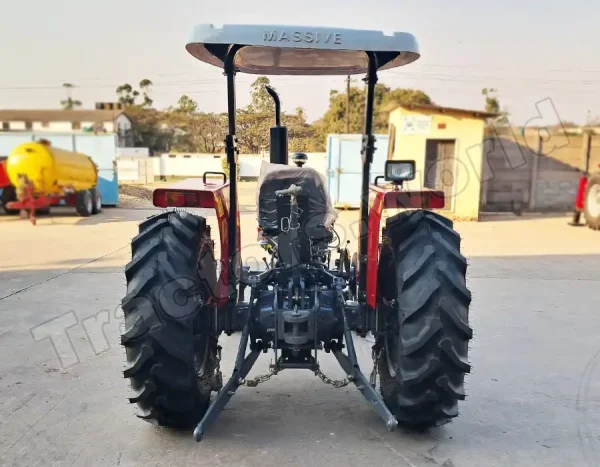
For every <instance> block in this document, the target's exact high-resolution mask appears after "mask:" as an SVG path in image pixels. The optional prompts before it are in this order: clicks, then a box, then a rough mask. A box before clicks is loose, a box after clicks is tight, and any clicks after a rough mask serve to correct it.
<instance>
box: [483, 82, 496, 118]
mask: <svg viewBox="0 0 600 467" xmlns="http://www.w3.org/2000/svg"><path fill="white" fill-rule="evenodd" d="M481 94H482V95H483V96H485V111H486V112H490V113H500V100H499V99H498V90H497V89H494V88H483V89H482V90H481Z"/></svg>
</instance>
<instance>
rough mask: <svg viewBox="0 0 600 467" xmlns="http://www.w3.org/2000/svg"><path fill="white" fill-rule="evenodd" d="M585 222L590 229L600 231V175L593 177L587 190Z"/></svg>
mask: <svg viewBox="0 0 600 467" xmlns="http://www.w3.org/2000/svg"><path fill="white" fill-rule="evenodd" d="M584 213H585V222H586V224H587V225H588V227H589V228H590V229H593V230H600V174H596V175H592V176H591V177H590V179H589V181H588V184H587V187H586V189H585V197H584Z"/></svg>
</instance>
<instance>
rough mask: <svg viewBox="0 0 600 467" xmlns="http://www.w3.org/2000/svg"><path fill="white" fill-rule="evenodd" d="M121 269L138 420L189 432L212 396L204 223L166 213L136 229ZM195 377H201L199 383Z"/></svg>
mask: <svg viewBox="0 0 600 467" xmlns="http://www.w3.org/2000/svg"><path fill="white" fill-rule="evenodd" d="M132 257H133V259H132V261H131V262H130V263H129V264H128V265H127V267H126V268H125V276H126V279H127V295H126V296H125V298H124V299H123V302H122V307H123V313H124V315H125V332H124V333H123V335H122V336H121V342H122V344H123V346H124V347H125V350H126V355H127V368H126V369H125V371H124V376H125V377H126V378H129V380H130V383H131V388H132V389H133V393H134V394H133V396H132V397H130V398H129V401H130V402H131V403H137V406H138V409H139V410H138V417H140V418H142V419H144V420H146V421H148V422H150V423H152V424H155V425H159V426H166V427H171V428H189V427H191V426H193V425H195V424H197V423H198V422H199V421H200V419H201V418H202V416H203V415H204V413H205V412H206V410H207V408H208V404H209V401H210V394H211V391H212V390H215V389H217V388H216V387H215V385H214V379H213V378H214V376H213V375H214V373H215V368H216V366H217V354H218V349H217V337H218V335H217V334H216V333H215V332H213V331H209V329H214V328H213V326H211V325H210V317H211V316H213V315H214V306H212V304H211V303H212V302H211V303H208V302H209V301H210V299H211V297H212V296H213V293H212V292H213V290H214V288H213V287H214V286H215V283H216V270H215V262H214V257H213V243H212V241H211V240H210V229H209V227H208V226H207V225H206V220H205V219H204V218H202V217H198V216H195V215H193V214H190V213H187V212H165V213H162V214H159V215H157V216H154V217H151V218H150V219H148V220H146V221H145V222H143V223H142V224H141V225H140V233H139V235H138V236H136V237H135V238H134V239H133V240H132ZM198 375H200V376H198Z"/></svg>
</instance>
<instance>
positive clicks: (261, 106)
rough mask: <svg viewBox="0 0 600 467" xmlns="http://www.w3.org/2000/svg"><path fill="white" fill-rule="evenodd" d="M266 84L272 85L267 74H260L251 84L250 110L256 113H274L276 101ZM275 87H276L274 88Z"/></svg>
mask: <svg viewBox="0 0 600 467" xmlns="http://www.w3.org/2000/svg"><path fill="white" fill-rule="evenodd" d="M265 86H271V81H270V80H269V78H267V77H266V76H259V77H258V78H256V80H254V82H253V83H252V84H251V86H250V95H251V97H252V101H251V103H250V105H249V106H248V111H250V112H256V113H271V114H272V113H273V111H274V109H275V103H274V102H273V98H272V97H271V96H270V95H269V93H268V92H267V90H266V88H265ZM273 89H274V88H273Z"/></svg>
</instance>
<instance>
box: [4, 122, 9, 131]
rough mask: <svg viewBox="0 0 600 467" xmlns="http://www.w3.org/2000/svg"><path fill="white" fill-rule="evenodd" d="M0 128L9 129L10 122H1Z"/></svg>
mask: <svg viewBox="0 0 600 467" xmlns="http://www.w3.org/2000/svg"><path fill="white" fill-rule="evenodd" d="M2 129H3V130H6V131H8V130H10V124H9V123H8V122H2Z"/></svg>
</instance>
